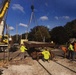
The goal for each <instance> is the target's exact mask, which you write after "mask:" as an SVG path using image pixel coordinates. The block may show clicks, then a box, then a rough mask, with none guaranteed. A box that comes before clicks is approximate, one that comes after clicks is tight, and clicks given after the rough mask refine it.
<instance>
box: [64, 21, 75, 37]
mask: <svg viewBox="0 0 76 75" xmlns="http://www.w3.org/2000/svg"><path fill="white" fill-rule="evenodd" d="M64 28H65V30H66V31H67V33H68V36H69V38H76V20H73V21H71V22H68V23H67V24H66V25H65V26H64Z"/></svg>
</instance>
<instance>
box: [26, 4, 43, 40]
mask: <svg viewBox="0 0 76 75" xmlns="http://www.w3.org/2000/svg"><path fill="white" fill-rule="evenodd" d="M31 9H32V13H31V17H30V20H29V23H28V27H29V25H30V24H31V21H32V19H33V18H34V20H35V23H36V24H37V25H38V22H37V20H36V18H35V15H34V5H31ZM35 32H36V29H35ZM39 32H40V35H41V38H42V39H43V36H42V34H41V31H40V28H39ZM27 33H28V28H27ZM26 37H28V34H27V36H26ZM36 40H37V38H36Z"/></svg>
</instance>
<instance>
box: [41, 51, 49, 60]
mask: <svg viewBox="0 0 76 75" xmlns="http://www.w3.org/2000/svg"><path fill="white" fill-rule="evenodd" d="M42 54H43V55H44V59H46V60H48V59H49V57H50V52H49V51H46V50H44V51H43V52H42Z"/></svg>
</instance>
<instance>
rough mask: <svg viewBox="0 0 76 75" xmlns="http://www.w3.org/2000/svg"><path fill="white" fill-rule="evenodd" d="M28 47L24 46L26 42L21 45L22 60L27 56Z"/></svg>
mask: <svg viewBox="0 0 76 75" xmlns="http://www.w3.org/2000/svg"><path fill="white" fill-rule="evenodd" d="M25 50H27V48H26V47H25V46H24V44H21V47H20V51H21V60H22V59H24V58H25V53H26V51H25Z"/></svg>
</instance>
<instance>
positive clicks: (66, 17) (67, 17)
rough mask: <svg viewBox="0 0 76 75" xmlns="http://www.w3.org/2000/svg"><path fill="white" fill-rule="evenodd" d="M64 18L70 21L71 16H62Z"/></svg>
mask: <svg viewBox="0 0 76 75" xmlns="http://www.w3.org/2000/svg"><path fill="white" fill-rule="evenodd" d="M62 18H64V19H70V17H69V16H62Z"/></svg>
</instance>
